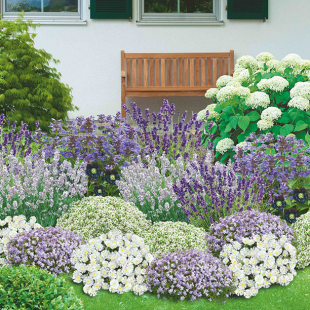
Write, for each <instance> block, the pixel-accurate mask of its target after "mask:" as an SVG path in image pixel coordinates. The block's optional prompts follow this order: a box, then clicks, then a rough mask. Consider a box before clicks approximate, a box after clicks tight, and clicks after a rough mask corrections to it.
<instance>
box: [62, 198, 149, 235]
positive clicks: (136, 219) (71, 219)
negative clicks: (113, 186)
mask: <svg viewBox="0 0 310 310" xmlns="http://www.w3.org/2000/svg"><path fill="white" fill-rule="evenodd" d="M150 224H151V223H150V221H147V220H146V215H145V214H143V213H142V212H141V211H140V210H139V209H138V208H137V207H136V206H135V205H134V204H133V203H130V202H126V201H124V200H122V199H120V198H116V197H100V196H96V197H86V198H83V199H82V200H81V201H79V202H75V203H73V204H72V207H71V208H70V209H69V210H68V212H66V213H63V215H62V216H61V217H60V218H59V219H58V220H57V226H60V227H62V228H63V229H66V230H71V231H73V232H74V233H76V234H77V235H79V236H81V237H82V238H83V240H84V241H88V240H89V239H91V238H97V237H99V236H100V235H102V234H106V233H108V232H109V231H111V230H115V229H118V230H120V231H121V232H122V233H123V234H126V233H134V234H136V235H138V236H142V234H143V233H144V232H145V231H147V230H148V229H149V228H150Z"/></svg>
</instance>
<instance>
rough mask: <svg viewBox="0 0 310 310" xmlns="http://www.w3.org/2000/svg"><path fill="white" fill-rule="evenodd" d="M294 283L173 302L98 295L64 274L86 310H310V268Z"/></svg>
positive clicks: (298, 276) (300, 274)
mask: <svg viewBox="0 0 310 310" xmlns="http://www.w3.org/2000/svg"><path fill="white" fill-rule="evenodd" d="M297 273H298V274H297V276H296V277H295V278H294V280H293V282H292V283H290V284H289V285H288V286H286V287H282V286H280V285H275V286H272V287H270V288H268V289H260V290H259V293H258V295H257V296H255V297H252V298H250V299H245V298H241V297H236V298H228V299H226V300H221V301H214V302H209V301H207V300H205V299H202V300H201V301H194V302H190V301H183V302H181V301H171V300H169V301H168V300H162V299H158V298H157V297H156V296H155V295H153V294H150V293H147V294H144V295H142V296H136V295H134V294H133V293H131V292H130V293H124V294H123V295H118V294H111V293H109V292H107V291H103V290H101V291H99V292H98V295H97V296H96V297H90V296H88V295H86V294H84V293H83V291H82V287H83V285H82V284H76V283H73V282H72V281H71V279H70V278H69V276H68V275H67V274H63V275H61V276H62V277H63V278H65V279H66V280H67V281H68V282H69V283H70V285H72V287H73V288H74V290H75V292H76V294H77V295H78V296H79V298H81V299H82V300H83V304H84V309H85V310H138V309H144V310H181V309H186V310H187V309H189V310H191V309H195V310H209V309H216V310H217V309H226V310H271V309H276V310H278V309H279V310H291V309H292V310H309V309H310V267H307V268H306V269H303V270H300V271H297Z"/></svg>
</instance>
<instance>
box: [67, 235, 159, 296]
mask: <svg viewBox="0 0 310 310" xmlns="http://www.w3.org/2000/svg"><path fill="white" fill-rule="evenodd" d="M152 260H153V256H152V255H151V254H150V253H149V249H148V247H147V246H145V245H144V241H143V239H142V238H140V237H139V236H137V235H133V234H128V233H127V234H125V235H123V234H122V233H121V232H120V231H119V230H113V231H110V232H109V233H108V234H103V235H100V236H99V237H98V238H95V239H90V240H89V241H88V243H87V244H84V245H82V246H81V247H80V248H78V249H77V250H75V251H74V252H73V254H72V262H73V263H74V264H75V265H74V266H75V269H76V270H75V271H74V273H73V282H76V283H81V282H83V283H84V287H83V291H84V293H86V294H89V295H90V296H96V295H97V292H98V291H99V290H100V289H103V290H109V291H110V292H111V293H118V294H122V293H123V292H130V291H133V292H134V293H135V294H136V295H142V294H143V293H144V292H146V291H147V286H146V284H145V280H146V279H145V274H146V270H145V268H146V267H147V266H148V265H149V263H150V262H151V261H152Z"/></svg>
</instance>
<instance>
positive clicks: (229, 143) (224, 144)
mask: <svg viewBox="0 0 310 310" xmlns="http://www.w3.org/2000/svg"><path fill="white" fill-rule="evenodd" d="M233 146H234V141H233V140H232V139H230V138H224V139H222V140H220V141H219V142H218V143H217V145H216V148H215V149H216V151H217V152H219V153H221V154H224V153H226V152H227V151H228V150H229V149H231V148H232V147H233Z"/></svg>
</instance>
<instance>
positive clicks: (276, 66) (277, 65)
mask: <svg viewBox="0 0 310 310" xmlns="http://www.w3.org/2000/svg"><path fill="white" fill-rule="evenodd" d="M266 65H267V67H268V70H267V72H270V71H271V70H276V71H279V72H284V70H285V67H284V66H283V64H282V63H281V62H280V61H278V60H275V59H273V60H269V61H267V62H266Z"/></svg>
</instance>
